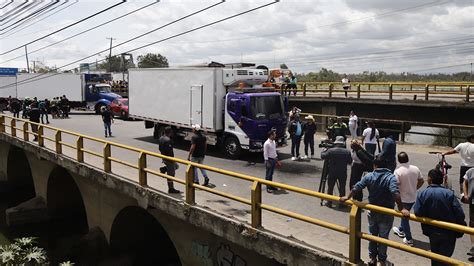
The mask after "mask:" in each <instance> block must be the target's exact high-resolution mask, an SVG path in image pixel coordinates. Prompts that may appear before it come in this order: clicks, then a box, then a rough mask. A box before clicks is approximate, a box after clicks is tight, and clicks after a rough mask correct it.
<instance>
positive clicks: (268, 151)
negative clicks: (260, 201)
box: [263, 129, 280, 193]
mask: <svg viewBox="0 0 474 266" xmlns="http://www.w3.org/2000/svg"><path fill="white" fill-rule="evenodd" d="M275 138H276V132H275V130H273V129H272V130H270V131H269V132H268V139H267V141H265V143H264V144H263V159H264V160H265V169H266V171H265V179H266V180H269V181H273V172H274V171H275V167H276V166H277V165H278V166H279V165H280V162H279V161H278V154H277V151H276V142H275ZM275 190H277V188H276V187H272V186H267V192H268V193H273V192H274V191H275Z"/></svg>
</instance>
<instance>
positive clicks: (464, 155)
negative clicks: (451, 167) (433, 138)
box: [443, 134, 474, 193]
mask: <svg viewBox="0 0 474 266" xmlns="http://www.w3.org/2000/svg"><path fill="white" fill-rule="evenodd" d="M466 140H467V141H466V142H463V143H459V144H458V145H457V146H456V147H455V148H454V149H452V150H450V151H447V152H445V153H443V155H450V154H455V153H459V155H461V168H460V169H459V190H460V191H461V193H463V183H464V175H466V172H467V170H469V169H471V168H473V167H474V134H471V135H469V136H468V137H467V138H466Z"/></svg>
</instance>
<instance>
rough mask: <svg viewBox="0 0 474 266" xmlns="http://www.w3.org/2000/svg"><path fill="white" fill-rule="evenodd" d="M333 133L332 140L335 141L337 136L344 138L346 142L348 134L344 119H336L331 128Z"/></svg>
mask: <svg viewBox="0 0 474 266" xmlns="http://www.w3.org/2000/svg"><path fill="white" fill-rule="evenodd" d="M329 130H330V131H331V136H332V140H333V141H335V140H336V137H337V136H342V137H344V141H346V134H347V124H346V123H344V122H343V121H342V117H340V116H338V117H337V119H336V123H334V124H332V125H331V126H330V127H329Z"/></svg>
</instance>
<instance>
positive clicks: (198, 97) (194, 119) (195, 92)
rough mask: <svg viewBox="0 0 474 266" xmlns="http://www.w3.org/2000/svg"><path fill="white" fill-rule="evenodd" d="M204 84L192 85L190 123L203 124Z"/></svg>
mask: <svg viewBox="0 0 474 266" xmlns="http://www.w3.org/2000/svg"><path fill="white" fill-rule="evenodd" d="M202 89H203V86H202V85H192V86H191V92H190V94H191V98H190V101H191V102H190V104H189V106H190V124H191V125H194V124H199V125H201V127H202V126H203V125H202V115H203V114H202V93H203V91H202Z"/></svg>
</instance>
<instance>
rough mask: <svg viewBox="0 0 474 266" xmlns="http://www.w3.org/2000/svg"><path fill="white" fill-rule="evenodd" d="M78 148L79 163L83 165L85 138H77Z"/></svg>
mask: <svg viewBox="0 0 474 266" xmlns="http://www.w3.org/2000/svg"><path fill="white" fill-rule="evenodd" d="M76 147H77V161H78V162H80V163H83V162H84V151H83V150H82V149H84V138H83V137H79V138H77V142H76Z"/></svg>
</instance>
